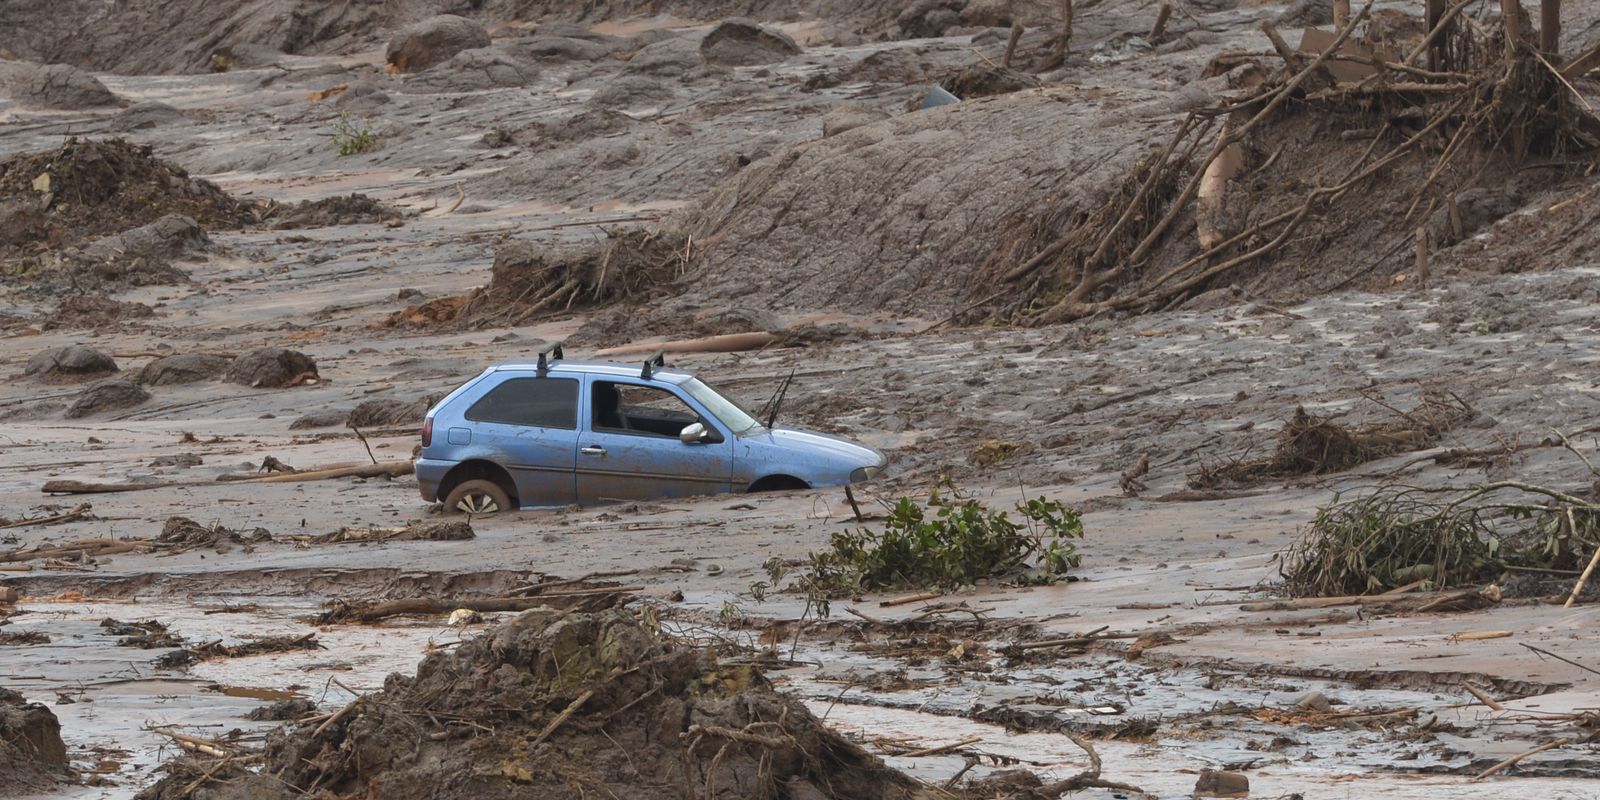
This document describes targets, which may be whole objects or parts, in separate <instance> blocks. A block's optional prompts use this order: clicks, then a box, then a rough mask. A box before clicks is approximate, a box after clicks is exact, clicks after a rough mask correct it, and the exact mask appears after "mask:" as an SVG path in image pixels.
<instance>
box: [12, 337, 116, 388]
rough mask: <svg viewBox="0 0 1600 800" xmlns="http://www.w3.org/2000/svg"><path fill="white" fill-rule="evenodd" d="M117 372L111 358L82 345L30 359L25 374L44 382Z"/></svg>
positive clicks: (59, 348) (79, 378) (61, 348)
mask: <svg viewBox="0 0 1600 800" xmlns="http://www.w3.org/2000/svg"><path fill="white" fill-rule="evenodd" d="M116 371H117V362H116V361H115V360H114V359H112V358H111V356H108V355H106V354H105V353H102V352H100V351H99V350H94V349H92V348H88V347H83V346H82V345H70V346H67V347H57V348H55V349H54V350H46V351H44V352H43V353H38V354H35V355H34V357H33V358H30V359H28V366H27V367H26V368H25V369H24V371H23V374H25V375H28V376H29V377H33V378H42V379H44V380H83V379H86V378H99V377H102V376H105V375H110V374H111V373H113V372H116Z"/></svg>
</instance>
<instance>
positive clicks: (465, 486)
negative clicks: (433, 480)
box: [444, 480, 511, 517]
mask: <svg viewBox="0 0 1600 800" xmlns="http://www.w3.org/2000/svg"><path fill="white" fill-rule="evenodd" d="M444 510H445V513H447V514H470V515H472V516H474V517H484V516H488V515H490V514H498V513H500V512H502V511H510V510H511V496H510V495H508V494H506V490H504V489H502V488H500V485H499V484H497V483H495V482H494V481H486V480H473V481H466V482H464V483H462V484H461V485H460V486H457V487H456V488H454V489H451V490H450V494H449V496H447V497H445V499H444Z"/></svg>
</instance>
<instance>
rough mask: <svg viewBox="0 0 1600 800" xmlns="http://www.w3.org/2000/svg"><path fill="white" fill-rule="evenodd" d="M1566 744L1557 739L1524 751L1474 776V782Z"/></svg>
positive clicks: (1564, 741)
mask: <svg viewBox="0 0 1600 800" xmlns="http://www.w3.org/2000/svg"><path fill="white" fill-rule="evenodd" d="M1566 743H1567V740H1566V739H1555V740H1552V741H1548V742H1545V743H1544V744H1541V745H1539V746H1538V747H1535V748H1533V749H1532V750H1525V751H1523V752H1521V753H1518V754H1516V755H1514V756H1512V757H1510V758H1508V759H1506V760H1504V761H1502V762H1500V763H1498V764H1496V765H1494V766H1492V767H1490V768H1488V769H1486V770H1484V771H1482V772H1480V773H1478V774H1477V775H1475V776H1473V778H1472V779H1473V780H1474V781H1481V780H1483V779H1484V778H1487V777H1489V776H1490V775H1493V774H1495V773H1496V772H1500V771H1502V770H1505V769H1509V768H1510V767H1512V766H1513V765H1515V764H1516V763H1517V762H1518V761H1521V760H1522V759H1524V758H1527V757H1528V756H1534V755H1538V754H1540V753H1543V752H1544V751H1546V750H1553V749H1555V748H1557V747H1560V746H1562V745H1564V744H1566Z"/></svg>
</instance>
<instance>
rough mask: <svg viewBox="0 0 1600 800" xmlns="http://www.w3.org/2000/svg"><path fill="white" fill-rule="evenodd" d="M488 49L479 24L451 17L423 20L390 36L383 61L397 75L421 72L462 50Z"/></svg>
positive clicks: (443, 16)
mask: <svg viewBox="0 0 1600 800" xmlns="http://www.w3.org/2000/svg"><path fill="white" fill-rule="evenodd" d="M488 46H489V33H488V32H487V31H485V30H484V29H483V26H482V25H479V24H478V23H476V22H473V21H471V20H469V19H465V18H463V17H458V16H455V15H454V14H440V15H439V16H437V17H432V18H430V19H425V20H423V21H421V22H418V23H417V24H415V25H412V26H410V27H408V28H406V29H405V30H402V31H400V32H399V33H397V34H395V35H394V38H392V39H390V40H389V46H388V48H387V49H385V51H384V59H385V60H387V61H388V62H389V65H390V66H392V67H394V69H395V71H397V72H421V71H423V70H425V69H428V68H429V67H432V66H434V65H436V64H443V63H444V62H446V61H449V60H450V59H451V58H454V57H455V56H456V54H458V53H460V52H462V51H464V50H474V49H477V48H480V47H488Z"/></svg>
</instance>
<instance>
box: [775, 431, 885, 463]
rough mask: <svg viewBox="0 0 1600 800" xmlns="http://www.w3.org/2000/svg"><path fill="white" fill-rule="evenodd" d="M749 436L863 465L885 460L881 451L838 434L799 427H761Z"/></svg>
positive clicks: (780, 445)
mask: <svg viewBox="0 0 1600 800" xmlns="http://www.w3.org/2000/svg"><path fill="white" fill-rule="evenodd" d="M749 438H752V439H758V440H761V439H764V440H767V441H770V442H771V443H772V444H775V445H777V446H779V447H783V448H786V449H793V450H809V451H811V452H813V453H819V454H826V455H829V456H833V457H834V458H838V459H841V460H845V461H850V462H852V463H854V464H856V465H858V466H863V467H870V466H873V465H881V464H883V463H884V462H885V460H886V459H885V458H884V455H883V454H882V453H880V452H878V451H877V450H874V449H872V448H870V447H867V446H866V445H861V444H856V443H855V442H852V441H850V440H849V439H843V438H840V437H838V436H830V435H828V434H826V433H818V432H816V431H808V430H803V429H800V428H790V427H785V426H780V427H777V428H771V429H762V430H761V431H759V432H757V433H752V434H750V435H749Z"/></svg>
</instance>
